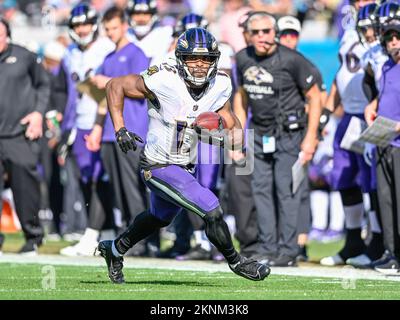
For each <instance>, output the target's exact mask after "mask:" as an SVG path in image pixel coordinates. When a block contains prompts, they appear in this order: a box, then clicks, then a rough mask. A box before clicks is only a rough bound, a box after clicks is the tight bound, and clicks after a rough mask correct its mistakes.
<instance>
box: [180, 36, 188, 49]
mask: <svg viewBox="0 0 400 320" xmlns="http://www.w3.org/2000/svg"><path fill="white" fill-rule="evenodd" d="M179 45H180V46H182V47H184V48H185V49H187V48H189V42H187V41H186V39H184V38H182V39H181V40H179Z"/></svg>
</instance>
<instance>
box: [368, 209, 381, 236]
mask: <svg viewBox="0 0 400 320" xmlns="http://www.w3.org/2000/svg"><path fill="white" fill-rule="evenodd" d="M368 217H369V223H370V224H371V231H372V232H374V233H382V229H381V226H380V224H379V221H378V217H377V215H376V211H369V212H368Z"/></svg>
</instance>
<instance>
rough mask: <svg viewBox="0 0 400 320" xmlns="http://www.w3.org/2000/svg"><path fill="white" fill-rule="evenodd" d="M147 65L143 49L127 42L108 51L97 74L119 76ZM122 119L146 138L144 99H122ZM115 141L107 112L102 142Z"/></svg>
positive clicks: (146, 123) (147, 61) (142, 68)
mask: <svg viewBox="0 0 400 320" xmlns="http://www.w3.org/2000/svg"><path fill="white" fill-rule="evenodd" d="M148 66H149V59H148V58H147V57H146V56H145V55H144V53H143V51H142V50H141V49H140V48H139V47H137V46H136V45H135V44H133V43H129V44H128V45H126V46H125V47H123V48H122V49H120V50H119V51H114V52H112V53H110V54H109V55H108V56H107V57H106V58H105V59H104V62H103V65H102V66H101V67H100V70H99V72H98V73H99V74H103V75H105V76H108V77H112V78H115V77H120V76H126V75H128V74H132V73H134V74H139V73H141V72H142V71H144V70H146V69H147V68H148ZM124 120H125V126H126V128H127V129H128V130H129V131H132V132H134V133H136V134H137V135H139V136H140V137H142V138H143V140H145V139H146V135H147V130H148V116H147V103H146V101H145V100H144V99H130V98H125V100H124ZM110 141H115V131H114V127H113V124H112V121H111V117H110V114H109V113H108V114H107V117H106V120H105V123H104V129H103V142H110ZM139 144H140V143H139Z"/></svg>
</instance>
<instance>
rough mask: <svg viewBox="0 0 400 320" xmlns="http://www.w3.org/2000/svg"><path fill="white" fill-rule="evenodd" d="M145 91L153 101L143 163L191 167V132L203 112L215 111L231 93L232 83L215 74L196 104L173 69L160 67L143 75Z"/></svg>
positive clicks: (194, 154)
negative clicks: (153, 96)
mask: <svg viewBox="0 0 400 320" xmlns="http://www.w3.org/2000/svg"><path fill="white" fill-rule="evenodd" d="M142 77H143V79H144V82H145V84H146V87H147V88H148V89H149V90H151V91H152V92H153V93H154V95H155V99H154V100H152V101H149V103H148V106H149V110H148V114H149V131H148V133H147V143H146V146H145V149H144V156H145V158H146V159H145V162H148V163H154V164H176V165H181V166H185V165H188V164H190V163H191V162H192V161H193V160H194V157H195V156H196V152H193V151H195V150H196V149H197V146H196V145H194V142H195V141H196V140H195V139H194V137H195V135H196V134H195V132H194V130H193V129H191V128H190V126H191V124H192V123H193V121H194V120H195V118H196V117H197V116H198V115H200V114H201V113H203V112H207V111H214V112H215V111H218V110H219V109H221V108H222V107H223V106H224V104H225V103H226V102H227V101H228V100H229V98H230V96H231V93H232V85H231V79H230V78H229V76H228V75H227V74H225V73H223V72H220V71H219V72H218V73H217V75H216V77H215V78H214V79H213V80H211V81H210V83H209V85H208V88H207V89H206V92H205V93H204V95H203V96H202V97H201V98H200V99H199V100H197V101H196V100H194V99H193V98H192V96H191V95H190V93H189V91H188V88H187V87H186V84H185V82H184V81H183V79H182V78H181V77H180V76H179V74H178V71H177V68H176V66H174V65H168V64H167V63H163V64H161V65H160V66H159V67H154V66H153V67H151V68H149V69H148V70H147V71H144V72H143V73H142Z"/></svg>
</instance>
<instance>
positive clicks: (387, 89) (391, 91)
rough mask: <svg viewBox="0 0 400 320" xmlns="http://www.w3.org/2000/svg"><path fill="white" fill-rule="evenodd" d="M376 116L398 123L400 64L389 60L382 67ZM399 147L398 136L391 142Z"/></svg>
mask: <svg viewBox="0 0 400 320" xmlns="http://www.w3.org/2000/svg"><path fill="white" fill-rule="evenodd" d="M379 87H380V92H379V104H378V116H383V117H386V118H389V119H392V120H395V121H400V64H396V63H395V62H394V61H393V59H389V60H388V61H387V62H386V63H385V64H384V65H383V67H382V77H381V79H380V86H379ZM392 145H393V146H395V147H400V136H398V137H397V138H396V139H394V140H393V141H392Z"/></svg>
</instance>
